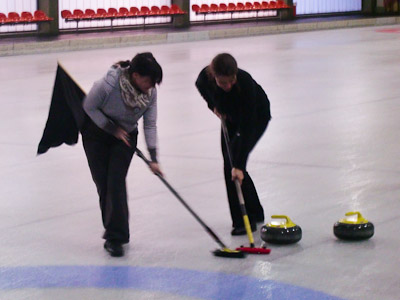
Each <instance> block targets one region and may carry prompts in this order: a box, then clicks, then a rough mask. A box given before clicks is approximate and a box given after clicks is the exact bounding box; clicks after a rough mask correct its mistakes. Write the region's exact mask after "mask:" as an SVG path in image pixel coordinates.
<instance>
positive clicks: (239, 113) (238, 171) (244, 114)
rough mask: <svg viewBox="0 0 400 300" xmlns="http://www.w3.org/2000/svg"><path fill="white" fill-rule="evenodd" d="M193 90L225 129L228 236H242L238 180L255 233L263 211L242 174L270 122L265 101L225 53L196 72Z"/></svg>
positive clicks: (269, 114)
mask: <svg viewBox="0 0 400 300" xmlns="http://www.w3.org/2000/svg"><path fill="white" fill-rule="evenodd" d="M196 87H197V89H198V90H199V92H200V94H201V95H202V96H203V98H204V99H205V100H206V102H207V104H208V107H209V109H210V110H211V111H213V112H214V114H216V115H217V116H218V117H219V118H222V119H224V120H225V122H226V126H227V129H228V135H229V139H230V149H231V153H232V164H233V166H232V167H231V164H230V161H229V156H228V153H227V149H226V146H225V142H224V140H223V139H224V137H223V134H222V132H221V145H222V154H223V157H224V174H225V183H226V190H227V194H228V200H229V207H230V212H231V217H232V225H233V229H232V231H231V234H232V235H244V234H246V230H245V228H244V223H243V216H242V214H241V210H240V205H239V200H238V195H237V192H236V188H235V184H234V180H235V179H238V180H239V182H240V184H241V186H242V191H243V196H244V199H245V203H246V210H247V214H248V216H249V219H250V223H251V229H252V231H256V230H257V225H256V223H258V222H263V221H264V210H263V207H262V206H261V204H260V200H259V198H258V195H257V191H256V189H255V186H254V183H253V181H252V179H251V177H250V176H249V174H248V173H247V171H246V164H247V160H248V157H249V154H250V152H251V151H252V150H253V148H254V146H255V145H256V143H257V142H258V140H259V139H260V138H261V136H262V135H263V134H264V132H265V130H266V128H267V125H268V122H269V121H270V119H271V113H270V103H269V100H268V97H267V95H266V93H265V92H264V90H263V89H262V87H261V86H260V85H259V84H257V82H256V81H255V80H254V79H253V78H252V77H251V75H250V74H249V73H247V72H246V71H244V70H242V69H239V68H238V67H237V62H236V60H235V58H234V57H233V56H232V55H230V54H228V53H221V54H218V55H217V56H216V57H215V58H214V59H213V60H212V62H211V64H210V65H209V66H207V67H205V68H204V69H203V70H202V71H201V72H200V74H199V76H198V78H197V81H196Z"/></svg>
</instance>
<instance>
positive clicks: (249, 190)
mask: <svg viewBox="0 0 400 300" xmlns="http://www.w3.org/2000/svg"><path fill="white" fill-rule="evenodd" d="M267 125H268V122H261V123H260V124H259V125H258V126H257V128H255V129H254V132H253V135H252V136H251V138H250V141H249V143H248V144H247V150H248V153H250V152H251V151H252V150H253V148H254V146H255V145H256V144H257V142H258V140H259V139H260V138H261V136H262V135H263V134H264V132H265V129H266V128H267ZM227 129H228V135H229V139H230V141H231V145H230V149H232V147H231V146H232V144H233V143H234V137H235V133H236V130H235V128H234V126H229V123H227ZM221 146H222V155H223V157H224V175H225V185H226V191H227V194H228V201H229V208H230V212H231V218H232V226H233V227H244V223H243V216H242V212H241V210H240V204H239V198H238V195H237V191H236V187H235V182H234V181H232V166H231V163H230V161H229V156H228V152H227V149H226V144H225V139H224V135H223V132H222V130H221ZM231 151H232V150H231ZM243 174H244V179H243V182H242V186H241V187H242V192H243V197H244V201H245V206H246V211H247V215H248V217H249V219H250V222H251V223H255V222H256V220H261V219H264V210H263V207H262V206H261V203H260V199H259V198H258V194H257V191H256V188H255V186H254V183H253V180H252V179H251V177H250V175H249V173H248V172H247V171H246V170H243Z"/></svg>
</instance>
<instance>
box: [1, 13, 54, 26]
mask: <svg viewBox="0 0 400 300" xmlns="http://www.w3.org/2000/svg"><path fill="white" fill-rule="evenodd" d="M49 21H53V18H50V17H48V16H47V15H46V14H45V13H44V12H43V11H41V10H36V11H35V12H34V13H33V14H32V13H31V12H28V11H24V12H22V13H21V15H20V14H19V13H17V12H9V13H8V14H7V15H6V14H4V13H0V25H21V24H22V25H26V24H37V23H41V22H49Z"/></svg>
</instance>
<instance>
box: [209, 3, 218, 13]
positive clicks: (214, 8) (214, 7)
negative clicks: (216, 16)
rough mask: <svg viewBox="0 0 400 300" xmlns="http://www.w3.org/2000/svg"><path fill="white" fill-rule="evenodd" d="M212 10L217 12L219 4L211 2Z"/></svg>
mask: <svg viewBox="0 0 400 300" xmlns="http://www.w3.org/2000/svg"><path fill="white" fill-rule="evenodd" d="M210 12H211V13H216V12H219V7H218V5H217V4H214V3H213V4H210Z"/></svg>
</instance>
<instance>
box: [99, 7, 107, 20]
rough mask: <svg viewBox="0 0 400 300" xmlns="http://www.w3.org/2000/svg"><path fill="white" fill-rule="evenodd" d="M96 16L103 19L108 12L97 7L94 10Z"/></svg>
mask: <svg viewBox="0 0 400 300" xmlns="http://www.w3.org/2000/svg"><path fill="white" fill-rule="evenodd" d="M96 17H97V18H99V19H104V18H107V17H108V13H107V11H106V10H105V9H104V8H98V9H97V11H96Z"/></svg>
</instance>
